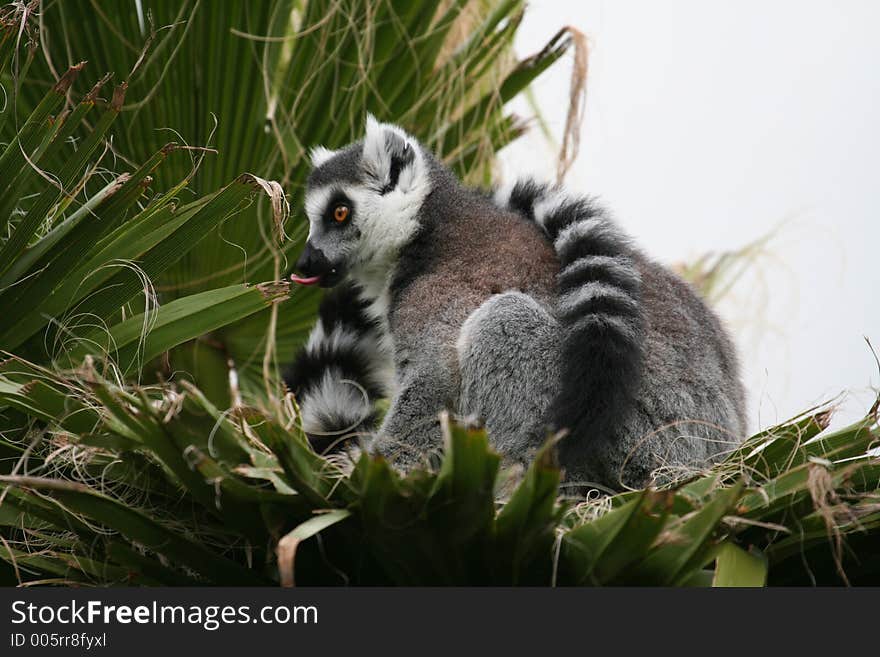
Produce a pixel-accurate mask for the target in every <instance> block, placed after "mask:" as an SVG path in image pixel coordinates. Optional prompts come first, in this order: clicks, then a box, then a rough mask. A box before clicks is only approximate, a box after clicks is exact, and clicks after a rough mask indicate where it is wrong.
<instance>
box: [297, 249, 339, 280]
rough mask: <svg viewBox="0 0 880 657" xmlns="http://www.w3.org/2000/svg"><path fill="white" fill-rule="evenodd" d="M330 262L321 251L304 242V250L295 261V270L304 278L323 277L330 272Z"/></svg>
mask: <svg viewBox="0 0 880 657" xmlns="http://www.w3.org/2000/svg"><path fill="white" fill-rule="evenodd" d="M330 269H331V265H330V261H329V260H327V256H325V255H324V252H323V251H321V249H316V248H315V247H314V246H312V243H311V242H306V248H304V249H303V252H302V255H300V257H299V260H297V261H296V270H297V271H298V272H299V273H300V274H302V275H304V276H323V275H324V274H327V273H329V272H330Z"/></svg>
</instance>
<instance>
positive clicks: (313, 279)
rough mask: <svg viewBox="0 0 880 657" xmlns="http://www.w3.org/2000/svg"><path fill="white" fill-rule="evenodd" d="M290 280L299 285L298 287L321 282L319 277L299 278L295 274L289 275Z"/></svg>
mask: <svg viewBox="0 0 880 657" xmlns="http://www.w3.org/2000/svg"><path fill="white" fill-rule="evenodd" d="M290 280H292V281H293V282H294V283H299V284H300V285H314V284H315V283H317V282H318V281H320V280H321V277H320V276H309V277H308V278H300V277H299V276H297V275H296V274H291V275H290Z"/></svg>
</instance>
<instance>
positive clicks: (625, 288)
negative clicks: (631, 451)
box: [496, 180, 644, 463]
mask: <svg viewBox="0 0 880 657" xmlns="http://www.w3.org/2000/svg"><path fill="white" fill-rule="evenodd" d="M496 201H497V203H498V204H499V205H501V206H502V207H506V208H508V209H510V210H512V211H515V212H518V213H519V214H521V215H523V216H525V217H527V218H528V219H530V220H531V221H534V222H535V223H537V224H538V225H539V226H540V227H541V228H542V229H543V230H544V231H545V233H546V235H547V236H548V238H549V239H550V240H551V241H552V243H553V246H554V248H555V250H556V253H557V256H558V257H559V261H560V272H559V275H558V279H557V281H558V287H559V298H558V302H557V314H558V318H559V321H560V323H561V324H562V326H563V338H562V340H563V345H562V354H563V360H562V363H563V364H562V368H563V369H562V385H561V389H560V391H559V395H558V397H557V399H556V400H555V403H554V406H553V410H552V414H551V418H550V421H551V423H552V424H553V425H554V426H555V427H557V428H565V429H568V430H569V432H570V438H569V439H568V440H563V441H562V443H561V444H560V457H561V459H562V462H563V463H566V462H569V463H570V462H577V458H578V453H579V452H580V451H581V450H584V449H586V444H587V443H588V442H589V441H592V440H610V439H612V438H613V437H614V435H615V432H616V430H617V429H618V428H619V427H620V426H621V424H622V423H623V422H624V421H625V420H626V417H627V415H628V413H629V412H630V411H631V410H632V408H633V405H634V403H635V397H636V394H637V392H638V385H639V378H640V372H641V368H642V356H643V336H644V316H643V310H642V304H641V276H640V274H639V271H638V269H637V267H636V262H635V257H636V255H637V254H636V253H635V251H634V249H633V247H632V246H631V245H630V243H629V240H628V239H627V237H626V236H625V235H624V234H623V233H622V232H621V231H620V229H619V228H618V227H617V226H616V225H615V224H614V223H613V222H612V221H611V220H610V219H608V218H607V217H605V216H603V214H602V212H601V211H600V209H599V208H598V207H597V206H596V205H594V204H593V202H592V201H591V200H589V199H587V198H583V197H581V198H578V197H572V196H569V195H567V194H566V193H565V192H564V191H563V190H561V189H560V188H558V187H555V186H551V185H542V184H538V183H536V182H534V181H530V180H529V181H520V182H518V183H517V184H516V185H514V186H513V187H512V188H510V189H509V190H508V191H499V192H498V193H497V194H496ZM585 441H586V442H585Z"/></svg>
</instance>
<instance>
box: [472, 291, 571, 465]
mask: <svg viewBox="0 0 880 657" xmlns="http://www.w3.org/2000/svg"><path fill="white" fill-rule="evenodd" d="M559 342H560V339H559V326H558V324H557V322H556V319H555V318H554V317H553V316H552V315H551V314H550V313H549V312H548V311H547V309H546V308H545V307H544V306H543V305H541V304H540V303H539V302H538V301H536V300H535V299H534V298H533V297H531V296H529V295H527V294H524V293H522V292H505V293H503V294H498V295H495V296H493V297H491V298H489V299H488V300H486V301H485V302H484V303H483V304H482V305H481V306H480V307H479V308H477V309H476V310H475V311H474V312H473V313H471V315H470V316H469V317H468V319H467V321H466V322H465V323H464V325H463V326H462V328H461V331H460V333H459V338H458V343H457V349H458V359H459V370H460V373H461V388H460V400H459V410H460V412H461V413H462V414H463V415H473V416H476V417H478V418H479V419H481V420H482V421H484V422H485V424H486V428H487V430H488V432H489V439H490V440H491V441H492V443H493V445H494V446H495V448H496V449H497V450H498V451H499V452H501V454H502V455H504V456H505V457H506V458H511V459H514V460H517V461H522V462H528V461H529V460H531V458H532V456H533V455H534V451H535V450H536V449H537V448H538V447H540V446H541V444H542V443H543V442H544V440H545V438H546V436H547V411H548V407H549V405H550V402H551V400H552V399H553V398H554V397H555V393H556V390H557V389H558V386H559Z"/></svg>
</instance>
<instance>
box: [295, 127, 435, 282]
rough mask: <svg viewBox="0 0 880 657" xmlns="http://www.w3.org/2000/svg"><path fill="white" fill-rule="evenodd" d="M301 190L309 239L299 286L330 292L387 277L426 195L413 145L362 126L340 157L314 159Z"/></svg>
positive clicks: (423, 166) (320, 153) (316, 155)
mask: <svg viewBox="0 0 880 657" xmlns="http://www.w3.org/2000/svg"><path fill="white" fill-rule="evenodd" d="M312 166H313V169H312V173H311V175H310V176H309V180H308V185H307V189H306V199H305V211H306V215H307V216H308V219H309V237H308V240H307V241H306V246H305V249H304V250H303V252H302V255H301V256H300V258H299V261H298V262H297V264H296V269H297V271H298V272H299V274H300V275H295V274H294V275H291V280H293V281H294V282H296V283H300V284H302V285H315V284H317V285H320V286H322V287H332V286H333V285H336V284H337V283H338V282H339V281H341V280H342V279H343V278H345V276H346V275H348V274H350V275H352V277H354V278H356V279H357V278H360V277H364V276H376V275H382V273H383V272H385V271H390V268H391V266H392V265H393V264H394V261H395V259H396V258H397V255H398V254H399V252H400V249H401V248H402V247H403V245H404V244H406V242H407V241H409V239H410V238H411V237H412V236H413V234H414V233H415V231H416V229H417V228H418V217H417V215H418V211H419V208H420V207H421V205H422V202H423V201H424V199H425V196H427V194H428V192H429V191H430V181H429V178H428V170H427V163H426V160H425V156H424V154H423V152H422V150H421V147H420V146H419V145H418V143H417V142H416V141H415V140H414V139H412V137H410V136H409V135H407V134H406V133H405V132H404V131H403V130H401V129H400V128H398V127H396V126H392V125H387V124H380V123H378V122H377V121H376V120H375V119H373V117H372V116H370V117H368V118H367V130H366V135H365V136H364V139H363V140H362V141H360V142H356V143H354V144H351V145H350V146H347V147H345V148H343V149H341V150H338V151H329V150H327V149H326V148H323V147H318V148H316V149H314V150H313V151H312Z"/></svg>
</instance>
